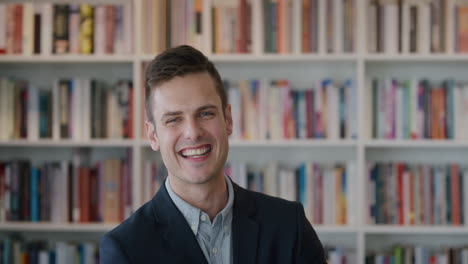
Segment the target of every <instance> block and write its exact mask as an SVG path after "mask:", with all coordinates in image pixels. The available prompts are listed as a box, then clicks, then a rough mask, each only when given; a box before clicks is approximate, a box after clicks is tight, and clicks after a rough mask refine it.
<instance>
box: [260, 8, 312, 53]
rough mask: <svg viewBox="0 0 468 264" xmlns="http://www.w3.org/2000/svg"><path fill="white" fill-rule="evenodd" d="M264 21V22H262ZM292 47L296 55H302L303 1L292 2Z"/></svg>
mask: <svg viewBox="0 0 468 264" xmlns="http://www.w3.org/2000/svg"><path fill="white" fill-rule="evenodd" d="M262 21H263V20H262ZM290 30H291V33H292V35H291V47H292V52H293V53H294V54H301V53H302V41H301V37H302V30H303V29H302V5H301V1H292V23H291V29H290Z"/></svg>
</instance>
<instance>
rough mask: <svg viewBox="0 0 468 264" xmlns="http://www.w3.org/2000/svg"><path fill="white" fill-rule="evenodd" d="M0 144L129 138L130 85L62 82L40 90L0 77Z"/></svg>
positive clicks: (96, 81)
mask: <svg viewBox="0 0 468 264" xmlns="http://www.w3.org/2000/svg"><path fill="white" fill-rule="evenodd" d="M0 105H1V106H0V122H1V124H2V127H1V128H0V140H8V139H18V138H27V139H29V140H37V139H39V138H41V139H43V138H52V139H73V140H87V139H91V138H132V137H133V84H132V82H131V81H128V80H121V81H118V82H117V83H116V84H115V85H113V86H109V85H107V84H105V83H104V82H102V81H98V80H94V79H83V78H67V79H58V80H56V81H54V83H53V87H52V89H40V88H38V87H36V86H34V84H29V83H27V82H26V81H21V80H15V79H8V78H0Z"/></svg>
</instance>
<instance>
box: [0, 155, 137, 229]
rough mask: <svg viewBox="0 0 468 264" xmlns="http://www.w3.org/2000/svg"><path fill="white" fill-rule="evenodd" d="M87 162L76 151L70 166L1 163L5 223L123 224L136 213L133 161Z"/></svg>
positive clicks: (61, 163) (62, 163)
mask: <svg viewBox="0 0 468 264" xmlns="http://www.w3.org/2000/svg"><path fill="white" fill-rule="evenodd" d="M86 159H88V158H86V156H84V155H83V154H82V153H78V152H77V153H75V155H74V157H73V161H71V162H69V161H58V162H46V163H43V164H41V165H33V164H31V162H30V161H27V160H12V161H7V162H1V163H0V221H2V222H5V221H31V222H56V223H65V222H71V223H89V222H104V223H119V222H121V221H123V220H124V219H125V218H127V217H128V216H129V215H130V214H131V212H132V190H131V186H132V184H131V183H132V179H131V161H130V158H129V157H125V158H123V159H112V160H103V161H98V162H96V163H95V164H92V165H91V164H90V163H89V160H88V161H87V160H86Z"/></svg>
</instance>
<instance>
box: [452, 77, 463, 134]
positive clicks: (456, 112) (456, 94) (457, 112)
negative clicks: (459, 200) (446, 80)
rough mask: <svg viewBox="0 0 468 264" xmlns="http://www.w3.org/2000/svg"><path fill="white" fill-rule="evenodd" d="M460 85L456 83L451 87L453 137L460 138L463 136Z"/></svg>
mask: <svg viewBox="0 0 468 264" xmlns="http://www.w3.org/2000/svg"><path fill="white" fill-rule="evenodd" d="M461 89H462V87H461V86H460V85H458V84H455V85H454V87H453V100H454V102H453V106H452V107H453V117H454V122H453V131H454V132H455V135H454V138H455V139H460V138H461V137H462V136H463V134H462V133H463V127H462V120H463V115H462V113H463V112H462V108H461V107H462V103H463V97H462V91H461Z"/></svg>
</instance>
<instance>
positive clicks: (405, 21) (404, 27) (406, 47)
mask: <svg viewBox="0 0 468 264" xmlns="http://www.w3.org/2000/svg"><path fill="white" fill-rule="evenodd" d="M409 2H410V1H408V0H404V1H403V3H402V8H401V9H402V10H401V35H400V38H401V52H402V53H403V54H407V53H409V51H410V4H409Z"/></svg>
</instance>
